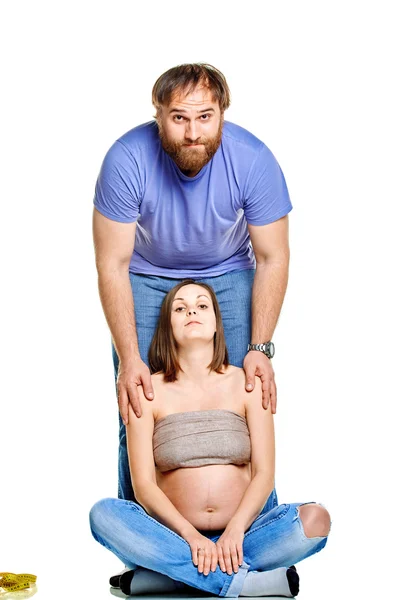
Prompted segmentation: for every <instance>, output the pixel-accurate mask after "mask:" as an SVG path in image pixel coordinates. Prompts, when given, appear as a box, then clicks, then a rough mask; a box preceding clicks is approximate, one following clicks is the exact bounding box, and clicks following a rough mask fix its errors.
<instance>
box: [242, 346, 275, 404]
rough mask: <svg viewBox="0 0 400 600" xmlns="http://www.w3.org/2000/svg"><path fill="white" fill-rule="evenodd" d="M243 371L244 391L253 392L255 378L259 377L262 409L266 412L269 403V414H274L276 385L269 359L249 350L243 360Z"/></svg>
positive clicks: (258, 352) (256, 351)
mask: <svg viewBox="0 0 400 600" xmlns="http://www.w3.org/2000/svg"><path fill="white" fill-rule="evenodd" d="M243 369H244V372H245V373H246V391H247V392H252V391H253V390H254V384H255V377H259V378H260V379H261V385H262V404H263V407H264V408H265V410H266V409H267V408H268V406H269V403H270V402H271V412H272V414H273V415H274V414H275V413H276V384H275V374H274V370H273V368H272V364H271V361H270V359H269V358H268V357H267V356H265V354H263V353H262V352H260V351H259V350H251V351H250V352H248V353H247V354H246V356H245V358H244V361H243Z"/></svg>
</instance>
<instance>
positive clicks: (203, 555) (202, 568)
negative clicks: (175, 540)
mask: <svg viewBox="0 0 400 600" xmlns="http://www.w3.org/2000/svg"><path fill="white" fill-rule="evenodd" d="M185 539H186V541H187V543H188V544H189V546H190V550H191V552H192V560H193V564H194V566H195V567H197V570H198V572H199V573H203V575H208V574H209V572H210V570H211V571H212V572H213V573H214V571H215V570H216V568H217V565H218V555H217V547H216V545H215V544H214V542H212V541H211V540H209V539H208V538H206V537H205V536H204V535H201V533H199V532H198V531H196V533H193V534H191V535H189V536H187V537H186V538H185Z"/></svg>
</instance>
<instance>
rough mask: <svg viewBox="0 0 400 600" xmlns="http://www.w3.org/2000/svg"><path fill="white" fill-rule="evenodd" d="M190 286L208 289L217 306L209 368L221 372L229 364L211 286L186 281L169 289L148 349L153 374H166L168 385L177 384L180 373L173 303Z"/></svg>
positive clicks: (219, 313) (222, 328) (218, 312)
mask: <svg viewBox="0 0 400 600" xmlns="http://www.w3.org/2000/svg"><path fill="white" fill-rule="evenodd" d="M190 284H194V285H198V286H200V287H202V288H204V289H205V290H207V292H208V293H209V294H210V297H211V301H212V303H213V307H214V312H215V321H216V327H215V328H216V332H215V334H214V356H213V359H212V361H211V363H210V364H209V365H208V368H209V369H210V371H215V372H216V373H222V372H223V371H222V367H223V366H225V367H227V366H228V364H229V361H228V350H227V348H226V344H225V336H224V326H223V324H222V317H221V311H220V309H219V305H218V300H217V297H216V295H215V292H214V290H213V289H212V287H211V286H209V285H207V284H205V283H196V281H193V279H185V280H184V281H181V282H180V283H178V285H176V286H175V287H173V288H172V290H170V291H169V292H168V294H167V295H166V296H165V298H164V300H163V303H162V305H161V311H160V318H159V320H158V324H157V329H156V332H155V334H154V336H153V340H152V342H151V345H150V350H149V364H150V371H151V372H152V373H159V372H162V373H164V381H166V382H173V381H176V380H177V378H178V373H179V371H180V370H181V368H180V365H179V362H178V352H177V350H178V348H177V344H176V341H175V338H174V335H173V332H172V325H171V313H172V303H173V301H174V298H175V295H176V293H177V291H178V290H180V289H181V288H182V287H184V286H186V285H190Z"/></svg>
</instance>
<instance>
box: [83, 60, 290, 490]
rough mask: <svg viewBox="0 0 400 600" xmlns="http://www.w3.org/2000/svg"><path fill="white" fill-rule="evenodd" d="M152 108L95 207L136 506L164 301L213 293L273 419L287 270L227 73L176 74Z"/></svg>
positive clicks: (278, 193)
mask: <svg viewBox="0 0 400 600" xmlns="http://www.w3.org/2000/svg"><path fill="white" fill-rule="evenodd" d="M152 99H153V104H154V106H155V108H156V116H155V121H151V122H149V123H145V124H143V125H139V126H138V127H136V128H134V129H132V130H131V131H129V132H128V133H126V134H125V135H123V136H122V137H121V138H120V139H119V140H117V141H116V142H115V143H114V144H113V146H112V147H111V148H110V150H109V151H108V153H107V155H106V157H105V159H104V162H103V165H102V168H101V171H100V174H99V178H98V180H97V184H96V193H95V199H94V206H95V210H94V218H93V230H94V243H95V252H96V265H97V270H98V277H99V292H100V298H101V302H102V305H103V309H104V313H105V316H106V319H107V322H108V325H109V327H110V331H111V334H112V338H113V343H114V345H113V355H114V366H115V375H116V379H117V393H118V403H119V409H120V455H119V497H120V498H124V499H126V500H132V499H133V498H134V495H133V490H132V486H131V481H130V474H129V466H128V460H127V450H126V436H125V424H126V423H127V421H128V403H129V402H130V403H131V405H132V408H133V410H134V412H135V414H136V415H137V417H140V415H141V411H140V404H139V399H138V393H137V386H138V385H142V386H143V390H144V394H145V396H146V398H147V399H148V400H151V399H152V398H153V389H152V385H151V379H150V372H149V369H148V367H147V365H146V361H147V353H148V348H149V346H150V341H151V339H152V336H153V333H154V330H155V325H156V322H157V320H158V316H159V309H160V306H161V302H162V299H163V297H164V295H165V294H166V293H167V292H168V291H169V290H170V289H171V288H172V287H173V286H174V285H176V283H178V282H179V281H180V280H182V279H186V278H192V279H195V280H196V281H197V282H199V283H208V284H210V285H211V286H212V287H213V288H214V290H215V292H216V294H217V297H218V301H219V304H220V307H221V311H222V315H223V321H224V330H225V336H226V341H227V347H228V353H229V359H230V363H231V364H233V365H236V366H239V367H241V366H243V368H244V370H245V372H246V389H247V390H248V391H251V390H252V389H253V386H254V378H255V376H259V377H260V378H261V380H262V388H263V406H264V408H267V407H268V404H269V402H271V407H272V412H274V413H275V411H276V386H275V381H274V372H273V369H272V366H271V361H270V359H271V358H272V356H273V351H274V347H273V344H272V343H271V338H272V335H273V332H274V329H275V326H276V323H277V320H278V316H279V313H280V310H281V306H282V302H283V299H284V295H285V292H286V287H287V279H288V264H289V245H288V217H287V214H288V213H289V211H290V210H291V208H292V205H291V202H290V199H289V195H288V191H287V188H286V183H285V179H284V176H283V174H282V172H281V170H280V167H279V165H278V163H277V162H276V160H275V158H274V156H273V155H272V153H271V152H270V151H269V150H268V148H267V147H266V146H265V144H263V143H262V142H261V141H260V140H258V139H257V138H256V137H255V136H253V135H252V134H251V133H249V132H248V131H246V130H245V129H242V128H241V127H238V126H237V125H234V124H233V123H229V122H225V121H224V112H225V110H226V109H227V108H228V107H229V104H230V93H229V88H228V85H227V83H226V80H225V77H224V76H223V75H222V73H221V72H220V71H218V70H217V69H215V68H214V67H212V66H211V65H206V64H186V65H180V66H177V67H174V68H172V69H169V70H168V71H167V72H165V73H164V74H163V75H161V77H159V79H158V80H157V81H156V83H155V85H154V87H153V96H152ZM250 344H252V345H250ZM259 345H261V347H260V346H259Z"/></svg>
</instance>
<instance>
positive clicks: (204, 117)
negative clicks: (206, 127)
mask: <svg viewBox="0 0 400 600" xmlns="http://www.w3.org/2000/svg"><path fill="white" fill-rule="evenodd" d="M210 117H211V115H201V120H202V121H208V119H209V118H210Z"/></svg>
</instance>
